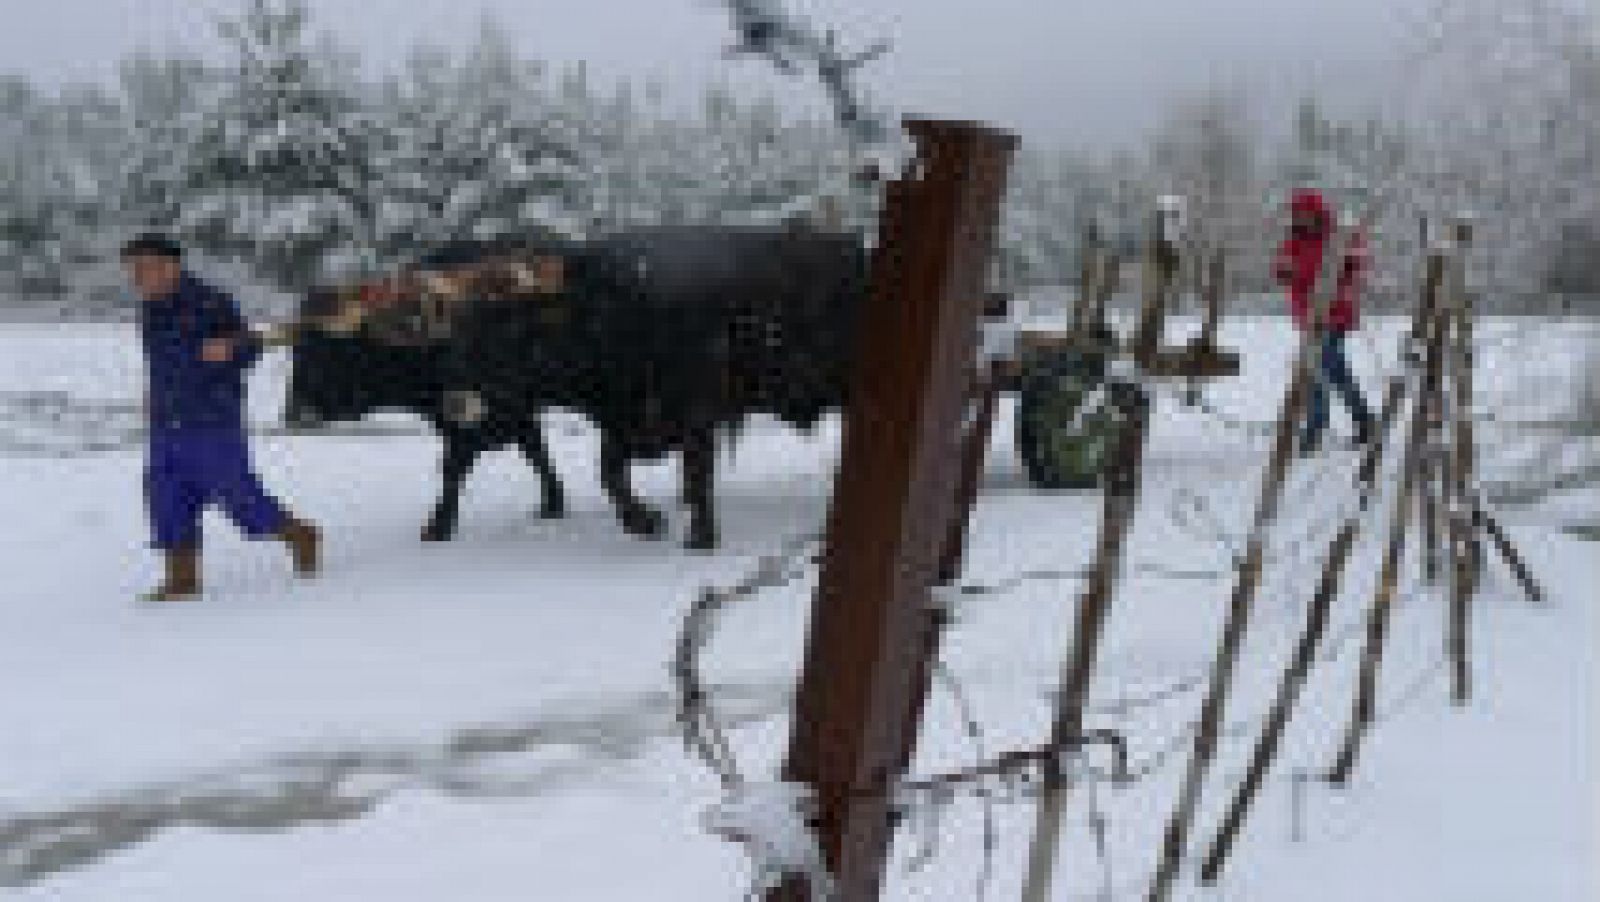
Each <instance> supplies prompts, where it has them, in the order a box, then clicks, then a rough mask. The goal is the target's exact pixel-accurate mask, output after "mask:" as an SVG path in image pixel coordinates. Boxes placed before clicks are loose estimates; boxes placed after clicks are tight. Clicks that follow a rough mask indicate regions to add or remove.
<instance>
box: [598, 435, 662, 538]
mask: <svg viewBox="0 0 1600 902" xmlns="http://www.w3.org/2000/svg"><path fill="white" fill-rule="evenodd" d="M600 487H601V489H602V490H604V491H605V493H606V497H607V498H610V499H611V504H612V505H613V506H614V507H615V508H616V510H617V519H618V520H620V521H622V528H623V529H624V530H626V531H627V532H628V533H629V534H630V535H636V536H645V537H647V538H651V539H659V538H661V537H662V536H664V535H666V531H667V521H666V518H665V517H663V516H662V515H661V512H660V511H657V510H654V509H652V508H651V507H650V506H649V505H647V504H645V503H644V502H643V501H640V500H639V496H638V495H636V494H634V491H633V479H632V478H631V474H630V472H629V469H628V455H627V452H626V450H625V449H624V448H623V447H622V442H620V441H618V440H616V439H615V438H613V437H612V436H611V434H610V432H609V430H608V431H606V432H602V433H601V438H600Z"/></svg>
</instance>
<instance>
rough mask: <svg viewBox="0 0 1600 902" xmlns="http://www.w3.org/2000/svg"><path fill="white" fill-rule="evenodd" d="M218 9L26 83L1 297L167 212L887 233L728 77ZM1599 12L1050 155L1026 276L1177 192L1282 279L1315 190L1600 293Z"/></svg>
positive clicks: (307, 266) (1470, 29) (1384, 278)
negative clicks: (50, 85) (1361, 94)
mask: <svg viewBox="0 0 1600 902" xmlns="http://www.w3.org/2000/svg"><path fill="white" fill-rule="evenodd" d="M217 28H218V37H220V38H221V39H222V41H223V42H224V44H225V47H226V51H225V53H224V54H223V55H222V56H221V57H220V61H219V58H217V57H216V56H215V55H213V59H212V60H211V61H203V60H202V59H201V58H200V56H199V55H197V54H196V55H188V54H184V53H173V54H167V55H155V54H150V53H141V54H138V55H135V56H132V57H130V58H128V59H127V60H125V61H124V62H123V64H122V66H121V71H120V78H119V79H118V81H117V83H116V84H114V85H107V86H73V87H67V88H63V89H60V90H55V91H46V90H43V89H41V88H39V87H37V86H35V85H34V84H32V83H31V82H30V81H29V80H28V79H27V78H26V77H24V76H20V75H0V306H3V305H13V306H18V305H26V304H41V305H42V304H60V303H61V302H63V301H64V300H65V301H70V302H71V303H72V304H76V305H79V306H80V307H82V306H84V305H87V306H90V307H95V306H98V307H99V308H101V309H104V308H106V307H114V306H116V305H118V304H120V303H122V301H121V297H122V295H121V292H120V289H119V284H120V283H119V281H118V279H117V275H116V272H115V248H116V245H117V243H118V242H119V241H120V240H121V239H122V238H124V237H125V236H126V235H127V234H128V233H129V232H130V231H132V230H135V229H138V228H143V227H158V228H163V229H167V230H170V231H172V232H175V233H176V234H178V235H179V236H180V237H182V238H183V239H184V240H185V241H186V242H187V243H189V244H190V245H191V246H193V247H195V248H197V249H200V250H202V251H204V252H205V253H206V254H207V255H208V257H210V258H212V259H214V260H216V261H224V262H226V263H227V264H228V265H231V266H234V267H237V270H238V273H239V275H240V276H241V277H243V278H247V279H250V280H253V281H255V282H258V283H260V284H264V285H268V286H272V287H274V288H276V289H278V290H281V291H286V292H295V291H299V290H302V289H304V288H305V287H306V286H308V285H311V284H314V283H317V282H324V281H329V280H337V279H347V278H352V277H355V276H358V275H360V274H363V273H369V272H373V271H377V270H381V269H382V268H384V267H389V266H392V265H394V264H396V263H398V262H401V261H404V260H405V259H407V258H409V257H411V256H413V255H416V254H418V253H422V252H425V251H426V250H428V249H429V248H431V247H436V246H438V245H439V244H441V243H444V242H449V241H454V240H460V239H469V238H492V237H497V236H505V235H514V234H519V233H527V232H529V231H531V230H535V229H548V230H551V231H554V232H557V233H561V234H565V235H570V236H574V237H582V236H588V235H595V234H600V233H604V232H606V231H608V230H611V229H615V228H618V227H622V226H627V225H634V224H646V223H707V222H717V223H777V222H784V221H788V220H790V219H793V218H795V217H811V218H813V219H815V218H816V217H818V216H823V217H825V218H828V219H830V220H832V221H835V222H837V223H839V224H842V225H844V226H846V227H850V228H855V229H859V230H861V231H862V233H863V234H864V235H866V236H868V238H869V240H870V233H871V226H872V223H873V221H874V215H875V200H876V198H875V192H874V189H873V188H872V186H871V185H870V183H866V182H863V181H861V180H859V179H857V178H855V177H854V175H855V173H857V172H858V171H859V164H860V160H859V159H857V158H856V157H855V156H854V154H853V153H852V149H851V146H850V144H849V142H848V140H847V139H846V137H845V135H843V134H842V133H841V132H840V130H839V129H838V128H837V127H836V126H835V124H834V123H832V122H829V121H825V120H822V119H817V118H807V117H805V116H803V115H797V114H794V113H792V112H790V111H787V110H785V109H783V108H782V107H781V106H780V105H779V104H778V103H777V102H775V101H774V100H771V99H763V98H754V99H752V98H747V97H739V96H735V95H734V94H733V93H731V92H730V91H728V90H726V89H724V88H712V89H710V90H708V91H707V92H706V93H705V94H704V96H703V97H701V98H699V102H698V103H697V104H694V105H693V106H692V107H691V108H690V109H689V110H687V111H685V110H683V109H681V108H678V107H674V106H673V105H672V104H670V103H669V102H668V100H667V98H666V91H665V90H664V89H663V88H662V87H661V86H660V85H655V84H646V85H639V84H633V83H629V82H620V83H613V84H605V85H601V84H596V83H595V81H594V80H593V79H591V78H590V77H589V75H588V73H587V72H586V71H585V69H584V68H583V66H581V65H577V66H572V67H565V68H559V69H558V68H556V67H552V66H551V65H549V64H547V63H544V62H542V61H540V60H538V59H535V58H530V57H529V56H526V55H524V53H523V52H522V51H520V50H519V49H518V48H517V47H514V46H513V45H512V43H511V42H510V41H509V39H508V38H507V37H506V35H505V33H504V32H503V31H502V30H500V29H499V28H497V27H495V26H494V25H493V24H486V25H485V26H484V27H483V28H482V29H481V32H480V34H479V36H478V38H477V40H476V41H475V42H474V43H472V44H471V45H470V46H467V47H464V48H460V49H448V50H447V49H441V48H435V47H419V48H417V49H416V50H415V51H414V52H413V53H412V54H411V55H410V56H409V57H408V59H407V60H406V62H405V63H403V64H402V65H400V66H398V67H396V68H395V69H393V70H392V71H388V72H383V73H380V74H377V75H368V74H366V72H367V70H366V69H365V68H364V67H363V66H362V65H361V61H360V59H359V58H358V56H357V55H356V54H355V53H353V52H352V51H350V50H349V49H348V48H345V47H342V46H340V45H338V44H337V43H335V42H334V41H332V40H331V39H329V38H327V37H325V36H322V35H321V34H319V33H318V31H317V30H316V28H315V23H314V22H313V21H312V19H311V16H310V14H309V11H308V8H307V6H306V5H305V3H304V2H303V0H247V2H245V3H243V4H242V5H241V7H240V10H239V12H238V13H237V14H236V15H235V16H234V17H233V18H231V19H227V20H225V21H221V22H219V23H218V26H217ZM1596 33H1597V32H1596V29H1595V27H1594V23H1593V21H1591V20H1585V19H1583V18H1582V16H1581V15H1580V14H1578V13H1575V12H1573V11H1571V10H1570V9H1568V8H1566V7H1565V6H1564V5H1563V4H1561V3H1560V2H1558V0H1453V2H1449V3H1441V4H1440V5H1439V7H1438V8H1437V9H1436V10H1435V11H1434V12H1433V14H1431V15H1430V16H1427V17H1425V18H1424V19H1423V20H1422V21H1419V23H1418V27H1417V29H1416V34H1415V35H1414V38H1413V40H1412V41H1411V43H1410V46H1409V47H1408V49H1407V53H1408V57H1407V65H1408V66H1409V67H1410V68H1409V70H1408V79H1407V82H1406V84H1405V86H1404V89H1405V96H1404V97H1403V98H1397V99H1396V102H1395V103H1392V104H1389V105H1388V108H1387V109H1386V111H1385V113H1384V114H1383V116H1382V117H1378V116H1374V117H1371V118H1366V119H1359V120H1352V119H1341V118H1339V117H1336V116H1332V115H1330V114H1329V113H1328V112H1327V111H1326V110H1325V109H1324V108H1323V107H1322V106H1321V105H1319V104H1318V102H1317V101H1316V99H1315V98H1307V99H1306V100H1305V101H1304V102H1303V103H1302V104H1301V105H1300V106H1299V108H1298V109H1296V110H1294V111H1290V112H1289V113H1288V115H1282V114H1281V111H1280V113H1279V114H1275V112H1274V111H1265V110H1261V109H1257V108H1256V107H1255V106H1254V105H1253V104H1252V102H1251V100H1250V98H1249V97H1248V96H1246V95H1243V94H1238V93H1232V92H1229V91H1225V90H1218V89H1211V90H1200V91H1197V92H1196V93H1194V94H1193V95H1191V96H1188V97H1184V98H1180V99H1178V100H1177V101H1175V102H1173V103H1172V104H1171V105H1170V106H1169V107H1168V109H1167V110H1166V111H1165V115H1164V118H1163V122H1162V124H1161V125H1160V127H1159V128H1157V129H1156V130H1154V132H1153V133H1152V134H1151V135H1150V136H1149V140H1148V141H1147V142H1146V144H1145V145H1144V146H1142V147H1139V148H1134V149H1129V150H1122V151H1108V152H1105V153H1100V154H1095V153H1091V152H1087V151H1078V152H1068V151H1065V150H1050V149H1040V148H1027V149H1026V150H1025V152H1024V155H1023V156H1022V158H1021V159H1020V160H1019V162H1018V165H1017V167H1016V169H1015V171H1014V175H1013V179H1012V188H1011V193H1010V197H1009V200H1008V202H1007V205H1006V209H1005V214H1004V221H1003V223H1002V229H1001V236H1000V243H1001V254H1000V263H999V267H998V270H999V276H1000V278H1001V280H1002V281H1003V282H1004V283H1005V285H1006V286H1007V287H1010V288H1025V287H1028V286H1034V285H1059V284H1068V283H1071V282H1073V281H1075V279H1076V274H1077V272H1078V253H1079V249H1080V244H1081V239H1082V236H1083V234H1084V232H1085V229H1086V226H1087V225H1088V223H1090V222H1095V223H1097V224H1098V226H1099V228H1100V230H1101V231H1102V232H1103V233H1104V234H1106V235H1107V236H1108V237H1109V238H1110V239H1112V240H1113V241H1117V242H1120V243H1123V244H1125V245H1126V244H1131V243H1133V242H1134V241H1136V240H1137V236H1138V234H1139V232H1140V230H1141V228H1142V227H1141V225H1140V223H1141V222H1142V221H1143V217H1144V216H1145V215H1146V214H1147V212H1148V210H1149V209H1150V207H1151V204H1152V201H1153V198H1154V196H1155V195H1156V194H1160V193H1177V194H1182V195H1184V196H1185V197H1187V198H1188V199H1189V202H1190V212H1191V222H1192V223H1193V231H1192V235H1193V238H1194V240H1195V241H1197V242H1199V243H1200V244H1202V245H1208V246H1214V245H1217V244H1221V245H1224V246H1226V247H1227V248H1229V249H1230V253H1231V255H1232V259H1233V260H1234V261H1235V262H1234V264H1233V273H1234V282H1233V288H1234V289H1235V290H1237V291H1241V292H1254V291H1264V290H1267V289H1268V288H1269V287H1270V286H1269V285H1268V283H1267V275H1268V271H1269V266H1268V265H1267V255H1268V254H1269V253H1270V250H1271V247H1272V246H1273V244H1274V241H1275V238H1276V235H1277V232H1278V230H1279V229H1280V228H1281V221H1280V220H1279V218H1278V217H1279V215H1280V212H1279V211H1280V208H1281V202H1282V200H1283V198H1284V196H1285V195H1286V194H1287V192H1288V191H1289V190H1291V189H1292V188H1293V187H1295V186H1299V185H1314V186H1318V187H1321V188H1323V189H1325V190H1327V191H1329V192H1330V193H1331V194H1332V195H1333V196H1334V197H1335V199H1336V200H1337V201H1338V202H1339V203H1340V204H1341V205H1342V206H1344V207H1346V208H1349V209H1354V210H1359V211H1361V212H1363V213H1364V214H1365V215H1367V216H1369V217H1370V218H1371V220H1372V222H1373V226H1374V229H1375V237H1376V243H1377V245H1378V253H1379V256H1380V258H1382V259H1385V260H1388V261H1391V264H1392V265H1389V266H1386V267H1385V268H1384V271H1383V272H1382V273H1380V289H1384V288H1388V289H1392V290H1393V291H1395V292H1400V291H1403V290H1404V288H1405V286H1406V285H1407V284H1408V281H1407V280H1408V279H1409V278H1410V277H1409V275H1408V273H1411V272H1414V269H1412V268H1411V267H1410V263H1411V262H1412V261H1414V260H1415V255H1416V253H1417V252H1418V251H1419V250H1420V248H1421V245H1422V242H1423V240H1424V238H1423V236H1422V232H1421V229H1420V228H1419V225H1418V223H1419V222H1420V220H1422V219H1423V218H1424V217H1429V216H1431V217H1438V216H1440V215H1444V214H1447V213H1450V212H1454V211H1456V210H1461V209H1471V210H1474V211H1476V212H1477V213H1478V214H1479V215H1480V217H1481V220H1480V221H1481V224H1482V226H1481V229H1480V231H1481V234H1482V243H1483V245H1484V247H1485V248H1486V252H1485V254H1484V258H1485V260H1484V265H1483V267H1482V270H1483V271H1482V273H1481V274H1480V275H1481V279H1482V280H1483V281H1484V283H1485V284H1486V287H1488V288H1489V289H1490V290H1491V292H1492V293H1494V294H1495V295H1496V296H1498V297H1503V298H1525V297H1531V296H1538V295H1542V294H1548V293H1551V292H1564V293H1570V294H1575V295H1582V294H1595V293H1600V266H1597V265H1596V263H1595V260H1596V259H1600V257H1597V255H1600V227H1597V221H1600V199H1597V194H1600V191H1597V188H1596V179H1595V177H1594V173H1595V172H1596V171H1600V153H1597V148H1600V124H1597V123H1600V116H1597V114H1596V111H1597V106H1600V63H1597V54H1596V51H1595V46H1594V35H1595V34H1596ZM1508 303H1509V302H1508Z"/></svg>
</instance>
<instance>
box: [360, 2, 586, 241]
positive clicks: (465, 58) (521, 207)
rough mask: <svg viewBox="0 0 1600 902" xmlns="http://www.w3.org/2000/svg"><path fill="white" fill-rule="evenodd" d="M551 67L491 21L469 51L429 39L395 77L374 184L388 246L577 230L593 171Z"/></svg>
mask: <svg viewBox="0 0 1600 902" xmlns="http://www.w3.org/2000/svg"><path fill="white" fill-rule="evenodd" d="M548 94H549V91H548V88H547V86H546V84H545V81H544V66H543V65H542V64H540V63H538V62H534V61H529V60H525V59H523V58H522V57H521V56H519V55H518V54H517V52H516V50H515V49H514V48H513V47H512V46H511V44H510V42H509V41H508V40H507V38H506V36H505V33H504V32H503V31H502V30H501V29H499V28H498V27H496V26H494V25H493V24H489V23H486V24H485V25H484V27H483V29H482V30H481V31H480V34H479V39H478V41H477V43H476V44H475V45H474V46H472V47H471V48H470V49H469V50H468V51H467V52H466V53H465V54H464V55H461V56H460V57H457V56H454V55H452V54H450V53H448V52H446V51H442V50H437V49H423V50H419V51H417V52H416V53H414V54H413V55H412V56H411V58H410V59H409V60H408V62H407V64H406V65H405V67H404V69H403V71H402V72H401V73H400V74H399V75H398V76H395V77H392V78H390V79H389V80H388V81H387V82H386V83H385V85H384V87H383V90H382V99H381V101H380V104H379V109H380V110H381V111H382V113H381V123H380V130H381V133H382V135H383V137H382V140H381V144H380V147H379V148H378V150H377V153H378V157H377V161H376V162H377V166H376V168H377V170H378V171H379V173H380V175H379V176H378V179H377V181H376V183H375V184H374V191H375V196H376V204H377V206H378V208H379V211H380V222H381V236H380V237H381V246H382V247H383V249H384V251H385V256H386V257H391V258H393V257H403V256H406V255H408V254H410V253H413V252H415V251H419V250H425V249H426V248H428V247H430V246H434V245H437V244H439V243H442V242H447V241H456V240H463V239H475V238H494V237H501V236H507V235H514V234H520V233H528V232H531V231H536V230H550V231H554V232H557V233H564V234H574V233H578V232H581V230H582V226H583V222H582V217H581V215H580V210H579V209H578V204H579V199H580V195H581V190H580V186H581V184H582V182H583V181H584V180H585V179H586V178H587V177H588V176H587V174H586V172H585V168H584V165H583V162H584V161H583V160H581V159H580V158H579V157H578V155H577V154H578V151H579V148H576V147H573V146H570V142H571V139H572V136H571V134H570V130H569V129H568V128H567V127H566V124H565V120H564V117H562V116H560V115H558V114H557V111H556V110H555V109H554V101H553V100H552V99H551V98H550V97H549V96H548Z"/></svg>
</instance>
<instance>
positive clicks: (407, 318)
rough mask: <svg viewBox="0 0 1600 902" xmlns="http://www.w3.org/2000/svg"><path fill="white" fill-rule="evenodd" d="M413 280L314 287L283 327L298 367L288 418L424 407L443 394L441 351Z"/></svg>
mask: <svg viewBox="0 0 1600 902" xmlns="http://www.w3.org/2000/svg"><path fill="white" fill-rule="evenodd" d="M411 290H412V286H411V285H410V284H409V283H407V282H392V283H387V284H377V285H366V286H361V287H359V288H346V289H316V290H313V291H311V292H310V293H309V294H307V295H306V297H305V299H304V300H303V301H302V304H301V309H300V315H299V317H298V318H297V319H296V321H295V322H294V323H293V324H292V325H291V326H289V327H287V328H286V329H284V330H282V333H281V335H280V340H281V341H283V342H284V343H287V344H289V345H291V347H292V349H293V364H292V367H291V369H290V375H289V397H288V403H287V406H286V409H285V411H284V419H285V422H287V423H288V424H289V425H291V426H295V427H299V428H313V427H316V426H320V425H323V424H326V423H330V422H340V421H349V420H356V419H360V418H361V417H363V416H366V415H368V414H370V413H373V412H375V411H377V410H380V409H413V410H414V409H420V408H422V407H425V406H427V405H428V404H429V402H430V400H431V399H433V398H435V397H436V396H437V392H438V385H437V383H438V370H439V367H438V365H437V362H436V360H435V358H436V356H437V351H436V349H435V348H434V347H432V346H431V345H430V344H429V343H428V342H427V341H426V340H425V338H426V335H427V332H426V325H425V324H419V323H418V320H419V315H418V313H417V311H416V309H415V308H416V306H417V305H416V304H415V303H414V302H412V301H410V300H409V299H408V298H409V297H410V296H411Z"/></svg>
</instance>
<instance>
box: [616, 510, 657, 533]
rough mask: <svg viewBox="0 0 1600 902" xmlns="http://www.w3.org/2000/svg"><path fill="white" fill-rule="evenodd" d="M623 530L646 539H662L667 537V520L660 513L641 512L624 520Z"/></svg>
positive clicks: (651, 511)
mask: <svg viewBox="0 0 1600 902" xmlns="http://www.w3.org/2000/svg"><path fill="white" fill-rule="evenodd" d="M622 528H623V529H624V530H627V532H628V534H629V535H634V536H640V537H642V538H646V539H661V538H665V537H666V535H667V518H666V517H664V516H662V515H661V513H660V512H659V511H653V510H641V511H639V512H637V513H634V514H630V515H628V516H626V517H623V518H622Z"/></svg>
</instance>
